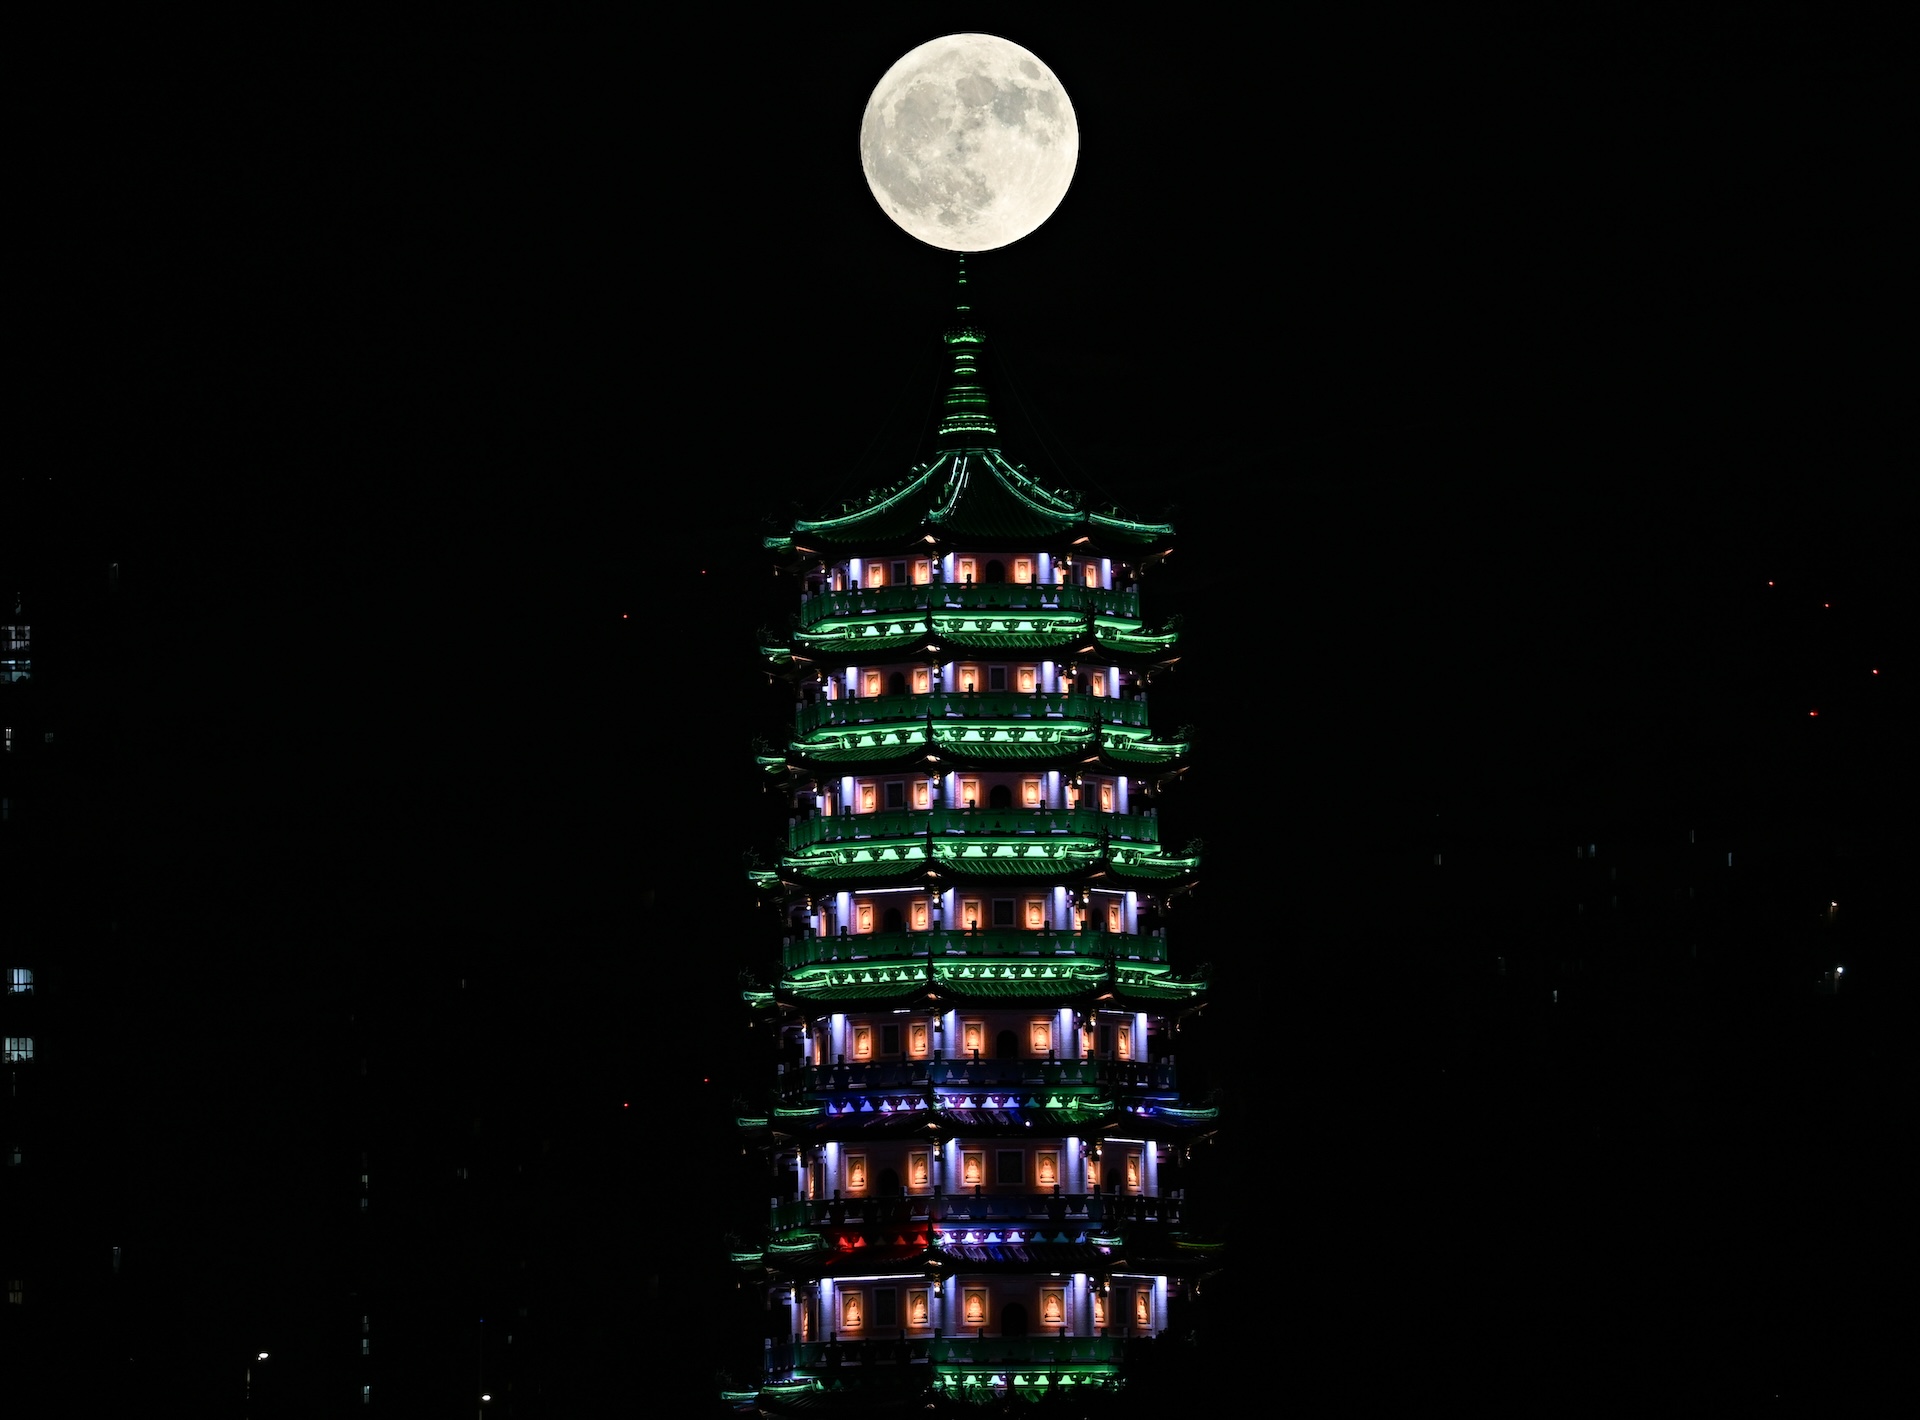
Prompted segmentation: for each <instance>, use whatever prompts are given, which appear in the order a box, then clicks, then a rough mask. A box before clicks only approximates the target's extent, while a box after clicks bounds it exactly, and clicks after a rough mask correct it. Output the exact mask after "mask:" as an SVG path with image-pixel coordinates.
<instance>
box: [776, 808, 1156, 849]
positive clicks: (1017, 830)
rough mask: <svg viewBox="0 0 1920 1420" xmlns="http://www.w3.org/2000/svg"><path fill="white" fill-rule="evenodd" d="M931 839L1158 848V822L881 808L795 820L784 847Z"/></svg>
mask: <svg viewBox="0 0 1920 1420" xmlns="http://www.w3.org/2000/svg"><path fill="white" fill-rule="evenodd" d="M930 834H935V835H945V834H967V835H972V834H980V835H1001V836H1007V835H1011V836H1015V837H1039V836H1041V835H1048V836H1051V835H1055V834H1060V835H1067V836H1073V837H1080V838H1105V839H1116V838H1117V839H1122V840H1127V841H1131V842H1134V843H1158V842H1159V841H1160V820H1159V819H1158V818H1156V817H1155V816H1154V815H1153V814H1151V813H1145V814H1110V813H1103V812H1101V811H1100V810H1099V809H881V810H879V811H878V812H876V813H870V814H816V815H815V816H814V817H812V818H804V819H798V820H796V821H795V822H794V824H793V826H792V828H790V829H789V830H788V831H787V846H788V848H789V849H790V850H791V851H794V852H798V851H799V850H800V849H802V848H810V847H812V846H813V845H815V844H817V843H847V842H852V841H854V840H857V839H869V838H875V839H885V838H926V837H927V836H928V835H930Z"/></svg>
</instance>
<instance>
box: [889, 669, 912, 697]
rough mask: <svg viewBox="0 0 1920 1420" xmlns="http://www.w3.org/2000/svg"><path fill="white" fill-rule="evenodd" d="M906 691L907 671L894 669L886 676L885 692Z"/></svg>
mask: <svg viewBox="0 0 1920 1420" xmlns="http://www.w3.org/2000/svg"><path fill="white" fill-rule="evenodd" d="M906 693H907V673H906V672H905V671H895V672H894V673H893V674H892V675H890V676H888V677H887V694H889V695H905V694H906Z"/></svg>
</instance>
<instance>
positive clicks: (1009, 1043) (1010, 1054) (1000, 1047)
mask: <svg viewBox="0 0 1920 1420" xmlns="http://www.w3.org/2000/svg"><path fill="white" fill-rule="evenodd" d="M993 1058H994V1059H995V1060H1018V1059H1019V1058H1020V1037H1019V1036H1017V1035H1015V1034H1014V1033H1013V1032H1012V1031H1010V1030H1003V1031H1001V1032H1000V1034H998V1035H996V1036H995V1037H994V1038H993Z"/></svg>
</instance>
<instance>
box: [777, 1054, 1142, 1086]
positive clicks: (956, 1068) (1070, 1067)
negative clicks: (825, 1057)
mask: <svg viewBox="0 0 1920 1420" xmlns="http://www.w3.org/2000/svg"><path fill="white" fill-rule="evenodd" d="M780 1084H781V1087H782V1088H783V1089H784V1090H788V1091H795V1092H798V1091H804V1090H854V1089H868V1090H872V1089H906V1088H915V1089H917V1088H919V1087H921V1086H923V1085H954V1086H959V1085H969V1086H971V1085H1033V1086H1036V1087H1040V1086H1044V1087H1046V1088H1048V1089H1052V1088H1054V1087H1056V1086H1059V1085H1099V1086H1114V1087H1118V1088H1122V1089H1142V1090H1173V1089H1178V1088H1179V1085H1178V1081H1177V1077H1176V1072H1175V1069H1174V1066H1173V1065H1172V1063H1171V1062H1169V1061H1165V1060H1070V1059H1069V1060H1039V1059H1022V1060H861V1061H855V1062H854V1063H852V1064H850V1065H790V1066H788V1067H787V1072H786V1074H784V1075H782V1076H781V1077H780Z"/></svg>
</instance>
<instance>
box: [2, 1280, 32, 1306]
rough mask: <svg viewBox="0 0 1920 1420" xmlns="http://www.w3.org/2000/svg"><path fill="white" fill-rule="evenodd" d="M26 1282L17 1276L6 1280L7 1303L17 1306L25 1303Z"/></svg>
mask: <svg viewBox="0 0 1920 1420" xmlns="http://www.w3.org/2000/svg"><path fill="white" fill-rule="evenodd" d="M26 1301H27V1284H26V1283H25V1282H24V1281H22V1280H21V1279H20V1278H18V1277H13V1278H9V1279H8V1281H7V1305H8V1306H13V1307H18V1306H24V1305H26Z"/></svg>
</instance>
